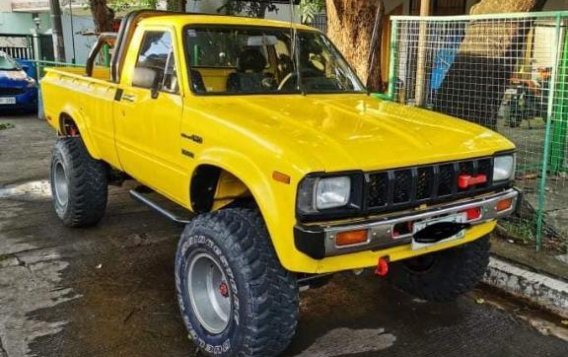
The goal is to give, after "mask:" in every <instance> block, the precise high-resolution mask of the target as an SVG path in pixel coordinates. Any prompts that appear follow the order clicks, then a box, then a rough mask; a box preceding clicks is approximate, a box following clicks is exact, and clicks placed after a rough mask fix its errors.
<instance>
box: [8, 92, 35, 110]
mask: <svg viewBox="0 0 568 357" xmlns="http://www.w3.org/2000/svg"><path fill="white" fill-rule="evenodd" d="M2 97H5V98H6V97H7V98H14V99H15V103H11V104H1V105H0V111H2V110H18V109H22V110H35V109H37V105H38V89H37V88H36V87H29V88H25V89H23V90H22V93H19V94H14V95H2Z"/></svg>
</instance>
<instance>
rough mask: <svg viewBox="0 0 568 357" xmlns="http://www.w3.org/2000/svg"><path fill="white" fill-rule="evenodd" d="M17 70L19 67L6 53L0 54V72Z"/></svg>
mask: <svg viewBox="0 0 568 357" xmlns="http://www.w3.org/2000/svg"><path fill="white" fill-rule="evenodd" d="M19 69H20V66H19V65H18V63H16V61H14V60H13V59H12V57H10V56H8V55H7V54H6V53H3V52H0V70H4V71H15V70H19Z"/></svg>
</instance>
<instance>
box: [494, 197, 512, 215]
mask: <svg viewBox="0 0 568 357" xmlns="http://www.w3.org/2000/svg"><path fill="white" fill-rule="evenodd" d="M511 206H513V199H512V198H506V199H504V200H501V201H499V202H497V205H495V210H496V211H497V212H502V211H505V210H508V209H509V208H511Z"/></svg>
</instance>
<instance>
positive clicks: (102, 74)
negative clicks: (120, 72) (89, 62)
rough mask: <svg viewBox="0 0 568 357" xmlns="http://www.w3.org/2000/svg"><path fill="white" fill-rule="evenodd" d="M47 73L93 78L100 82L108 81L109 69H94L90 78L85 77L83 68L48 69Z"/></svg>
mask: <svg viewBox="0 0 568 357" xmlns="http://www.w3.org/2000/svg"><path fill="white" fill-rule="evenodd" d="M47 70H48V71H55V72H62V73H68V74H73V75H77V76H81V77H83V78H86V79H88V78H93V79H99V80H102V81H110V68H108V67H95V68H94V69H93V75H92V77H86V76H85V67H50V68H47Z"/></svg>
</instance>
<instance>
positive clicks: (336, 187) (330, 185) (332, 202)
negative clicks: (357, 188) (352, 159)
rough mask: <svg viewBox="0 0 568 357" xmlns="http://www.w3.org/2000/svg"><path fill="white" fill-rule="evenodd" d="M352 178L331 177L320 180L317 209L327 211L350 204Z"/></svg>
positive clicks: (317, 191)
mask: <svg viewBox="0 0 568 357" xmlns="http://www.w3.org/2000/svg"><path fill="white" fill-rule="evenodd" d="M350 192H351V178H349V177H345V176H343V177H330V178H324V179H320V180H318V182H317V185H316V208H317V209H326V208H334V207H341V206H345V205H346V204H347V202H349V193H350Z"/></svg>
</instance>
